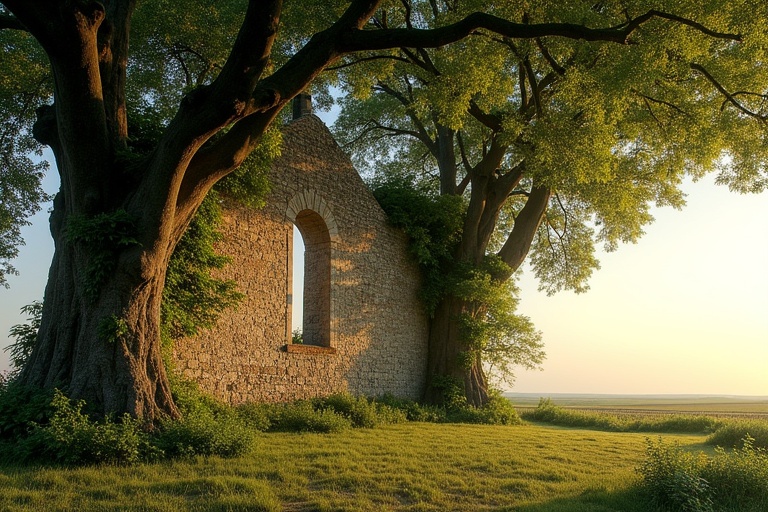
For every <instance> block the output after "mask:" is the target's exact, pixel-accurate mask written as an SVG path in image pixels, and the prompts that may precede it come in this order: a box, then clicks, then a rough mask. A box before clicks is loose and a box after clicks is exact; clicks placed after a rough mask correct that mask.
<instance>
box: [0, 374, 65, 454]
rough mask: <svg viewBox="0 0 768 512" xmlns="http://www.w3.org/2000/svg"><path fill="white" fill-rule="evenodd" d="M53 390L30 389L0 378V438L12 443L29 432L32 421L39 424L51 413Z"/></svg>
mask: <svg viewBox="0 0 768 512" xmlns="http://www.w3.org/2000/svg"><path fill="white" fill-rule="evenodd" d="M52 399H53V391H51V390H42V389H31V388H27V387H24V386H21V385H19V384H18V383H17V382H15V381H13V380H11V381H3V380H1V379H0V440H2V441H3V442H8V443H11V444H14V441H15V440H18V439H21V438H23V437H24V436H26V435H27V434H28V433H29V429H30V425H31V424H32V423H37V424H41V423H44V422H45V421H47V419H48V418H49V417H50V416H51V415H52V414H53V408H52V406H51V401H52Z"/></svg>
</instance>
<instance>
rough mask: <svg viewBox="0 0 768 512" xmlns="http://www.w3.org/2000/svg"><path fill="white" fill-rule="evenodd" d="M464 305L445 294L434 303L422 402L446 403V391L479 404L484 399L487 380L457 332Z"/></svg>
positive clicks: (482, 402) (481, 365) (467, 343)
mask: <svg viewBox="0 0 768 512" xmlns="http://www.w3.org/2000/svg"><path fill="white" fill-rule="evenodd" d="M467 307H468V305H467V304H465V303H464V301H462V300H460V299H458V298H456V297H453V296H448V297H446V298H444V299H443V300H442V301H440V303H439V304H438V306H437V309H436V310H435V314H434V317H433V318H432V321H431V322H430V330H429V358H428V363H427V387H426V391H425V394H424V401H426V402H427V403H431V404H436V405H446V402H447V401H448V400H449V399H450V394H451V393H452V392H453V391H454V389H452V388H454V387H455V386H458V390H457V391H458V392H460V393H462V394H463V395H464V397H465V398H466V399H467V403H468V404H470V405H473V406H475V407H481V406H483V405H484V404H485V403H487V402H488V381H487V380H486V378H485V371H484V370H483V364H482V358H481V357H480V354H479V353H477V351H475V350H472V348H471V347H470V344H469V342H468V340H465V339H464V337H463V336H462V332H461V322H460V319H461V315H462V314H463V313H464V312H465V311H466V308H467Z"/></svg>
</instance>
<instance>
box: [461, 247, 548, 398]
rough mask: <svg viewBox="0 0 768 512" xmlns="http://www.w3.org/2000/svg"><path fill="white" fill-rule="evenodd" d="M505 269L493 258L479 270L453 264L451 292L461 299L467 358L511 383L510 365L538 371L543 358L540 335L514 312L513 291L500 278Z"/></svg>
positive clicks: (508, 281)
mask: <svg viewBox="0 0 768 512" xmlns="http://www.w3.org/2000/svg"><path fill="white" fill-rule="evenodd" d="M510 272H511V271H510V269H509V267H508V266H507V265H506V264H505V263H504V262H503V261H501V260H500V259H499V258H498V257H495V256H488V257H486V258H485V260H484V262H483V264H482V265H481V266H480V267H470V266H457V268H456V270H455V271H454V273H453V279H452V281H453V282H451V284H450V288H449V289H450V291H451V293H452V294H453V295H454V296H455V297H457V298H459V299H461V300H462V301H464V303H465V309H464V311H463V313H462V315H461V329H462V338H463V339H464V340H465V343H466V345H467V349H468V350H467V352H466V354H467V359H468V361H467V362H468V363H469V364H471V362H472V360H473V358H474V357H476V356H478V355H479V357H480V358H481V360H482V361H483V363H484V364H485V365H486V368H487V371H488V374H489V375H490V376H491V378H494V379H496V380H497V381H499V382H506V383H507V384H512V383H514V378H515V375H514V372H513V367H516V366H522V367H524V368H528V369H536V368H538V367H539V366H540V365H541V363H542V362H543V360H544V357H545V354H544V350H543V348H544V344H543V343H542V341H541V332H539V331H537V330H536V329H535V327H534V325H533V323H532V322H531V320H530V319H529V318H528V317H526V316H523V315H519V314H516V313H515V311H516V309H517V306H518V303H519V300H518V298H517V297H518V295H519V290H518V288H517V286H516V285H515V281H514V280H513V279H505V278H502V280H499V279H497V278H496V276H506V275H509V273H510Z"/></svg>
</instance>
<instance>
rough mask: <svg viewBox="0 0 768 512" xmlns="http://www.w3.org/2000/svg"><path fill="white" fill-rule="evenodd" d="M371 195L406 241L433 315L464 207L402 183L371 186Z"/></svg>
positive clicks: (453, 198) (455, 199)
mask: <svg viewBox="0 0 768 512" xmlns="http://www.w3.org/2000/svg"><path fill="white" fill-rule="evenodd" d="M373 195H374V196H375V197H376V200H377V201H378V202H379V204H380V205H381V207H382V208H383V209H384V211H385V212H387V217H388V218H389V221H390V222H391V223H392V225H394V226H396V227H398V228H400V229H402V230H403V231H404V232H405V234H406V235H408V238H409V250H410V252H411V254H412V255H413V257H414V258H415V260H416V262H417V263H418V265H419V268H421V271H422V274H423V275H424V285H423V289H422V298H423V300H424V303H425V305H426V308H427V312H428V313H429V314H432V313H434V310H435V307H436V306H437V304H438V302H439V301H440V299H442V298H443V297H444V295H445V293H446V285H447V283H446V279H445V275H446V274H447V273H448V272H450V269H451V266H452V263H453V255H454V251H455V250H456V248H457V245H458V243H459V240H460V238H461V227H462V225H463V222H464V212H465V210H466V204H465V203H464V201H463V200H462V199H461V198H460V197H458V196H436V195H433V194H429V193H428V192H426V191H423V190H419V189H417V188H416V187H414V186H413V185H412V184H411V183H409V182H406V181H404V180H398V179H393V180H390V181H384V182H381V183H379V184H378V185H376V186H374V189H373Z"/></svg>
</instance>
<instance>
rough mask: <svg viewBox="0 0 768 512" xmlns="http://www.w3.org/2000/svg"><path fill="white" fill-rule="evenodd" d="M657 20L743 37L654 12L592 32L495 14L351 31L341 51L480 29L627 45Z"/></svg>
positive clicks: (429, 40) (427, 43) (438, 40)
mask: <svg viewBox="0 0 768 512" xmlns="http://www.w3.org/2000/svg"><path fill="white" fill-rule="evenodd" d="M655 18H658V19H665V20H669V21H674V22H676V23H679V24H682V25H687V26H689V27H692V28H694V29H696V30H698V31H700V32H702V33H703V34H705V35H708V36H710V37H715V38H718V39H730V40H734V41H738V40H740V39H741V36H740V35H739V34H728V33H721V32H716V31H714V30H710V29H708V28H707V27H705V26H703V25H701V24H699V23H696V22H695V21H692V20H689V19H687V18H683V17H680V16H676V15H674V14H669V13H665V12H661V11H656V10H650V11H648V12H646V13H645V14H643V15H640V16H638V17H636V18H633V19H631V20H630V21H628V22H626V23H624V24H622V25H618V26H615V27H609V28H589V27H585V26H584V25H577V24H573V23H538V24H526V23H513V22H511V21H507V20H505V19H502V18H499V17H496V16H493V15H491V14H487V13H481V12H476V13H473V14H470V15H469V16H467V17H466V18H464V19H462V20H460V21H458V22H456V23H453V24H451V25H446V26H444V27H439V28H434V29H408V28H402V29H388V30H351V31H349V32H348V33H347V34H345V35H344V36H343V37H342V39H341V40H340V41H339V45H338V50H339V51H340V52H344V53H348V52H355V51H362V50H383V49H385V48H394V47H403V46H405V47H410V48H437V47H440V46H445V45H447V44H450V43H454V42H456V41H459V40H461V39H464V38H465V37H468V36H469V35H471V34H473V33H474V32H475V31H477V30H480V29H485V30H488V31H491V32H494V33H496V34H499V35H502V36H505V37H509V38H512V39H535V38H540V37H551V36H555V37H565V38H568V39H581V40H585V41H606V42H614V43H618V44H627V43H628V42H629V37H630V36H631V35H632V34H633V33H634V32H635V31H636V30H637V29H638V28H639V27H640V26H642V25H643V24H645V23H647V22H648V21H650V20H653V19H655Z"/></svg>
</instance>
